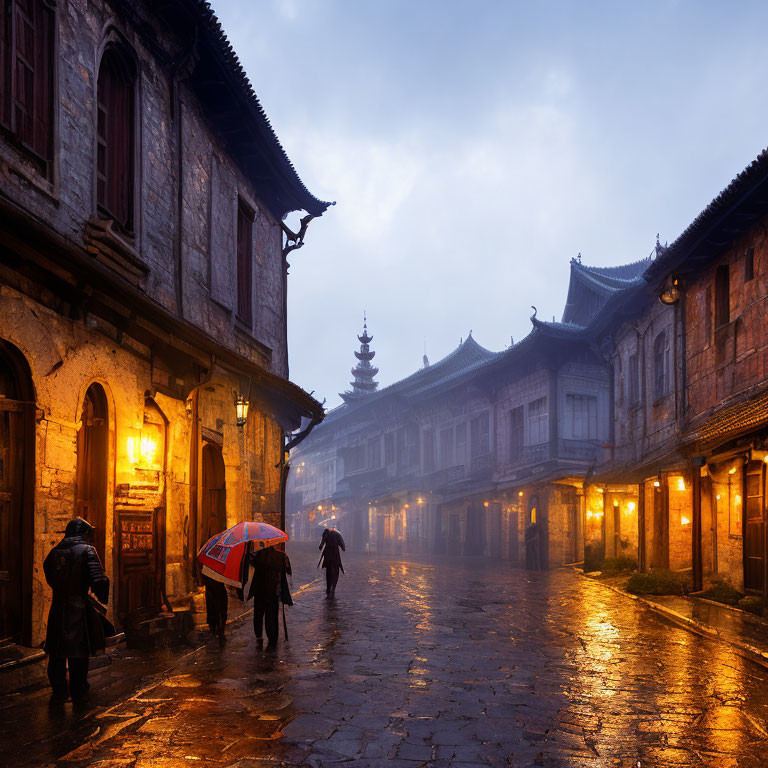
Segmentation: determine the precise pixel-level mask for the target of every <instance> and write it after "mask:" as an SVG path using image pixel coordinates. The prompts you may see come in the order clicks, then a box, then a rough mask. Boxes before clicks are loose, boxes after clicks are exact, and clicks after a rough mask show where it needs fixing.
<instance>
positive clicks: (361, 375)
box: [341, 313, 379, 402]
mask: <svg viewBox="0 0 768 768" xmlns="http://www.w3.org/2000/svg"><path fill="white" fill-rule="evenodd" d="M357 339H358V341H359V342H360V351H359V352H355V357H356V358H357V361H358V362H357V365H356V366H355V367H354V368H353V369H352V376H353V377H354V378H353V380H352V381H351V382H350V384H351V385H352V389H351V390H348V391H347V392H342V393H341V397H342V398H343V399H344V401H345V402H350V401H351V400H357V399H358V398H360V397H364V396H365V395H370V394H371V393H373V392H375V391H376V390H377V389H378V387H379V382H378V381H374V380H373V377H374V376H375V375H376V374H377V373H378V372H379V369H378V368H375V367H374V366H372V365H371V360H373V358H374V357H375V356H376V353H375V352H372V351H371V347H370V344H371V342H372V341H373V336H371V335H369V333H368V318H367V317H366V316H365V313H363V332H362V334H361V335H359V336H358V337H357Z"/></svg>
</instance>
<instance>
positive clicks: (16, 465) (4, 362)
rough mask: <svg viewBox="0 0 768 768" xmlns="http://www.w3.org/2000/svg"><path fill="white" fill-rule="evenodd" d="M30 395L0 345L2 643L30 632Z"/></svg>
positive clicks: (22, 371)
mask: <svg viewBox="0 0 768 768" xmlns="http://www.w3.org/2000/svg"><path fill="white" fill-rule="evenodd" d="M33 399H34V393H33V390H32V382H31V376H30V375H29V368H28V366H27V364H26V361H25V360H24V358H23V356H22V355H21V353H20V352H19V351H18V350H17V349H16V348H15V347H13V346H12V345H10V344H7V343H6V342H3V341H2V340H0V641H11V642H26V641H28V636H29V630H30V620H29V619H30V617H29V614H30V609H31V606H30V602H31V601H30V592H31V561H32V530H33V527H32V496H33V480H34V466H35V462H34V415H35V413H34V402H31V401H32V400H33Z"/></svg>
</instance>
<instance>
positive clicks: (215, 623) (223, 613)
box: [203, 575, 229, 635]
mask: <svg viewBox="0 0 768 768" xmlns="http://www.w3.org/2000/svg"><path fill="white" fill-rule="evenodd" d="M203 584H205V613H206V619H207V620H208V628H209V629H210V630H211V632H213V633H214V634H216V635H218V634H222V633H223V632H224V628H225V627H226V626H227V609H228V604H229V597H228V596H227V588H226V587H225V586H224V585H223V584H222V583H221V582H220V581H216V580H215V579H211V578H209V577H208V576H205V575H204V576H203Z"/></svg>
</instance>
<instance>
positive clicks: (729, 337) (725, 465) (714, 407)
mask: <svg viewBox="0 0 768 768" xmlns="http://www.w3.org/2000/svg"><path fill="white" fill-rule="evenodd" d="M767 188H768V154H767V153H766V152H763V154H761V155H760V156H759V157H758V158H757V160H756V161H755V162H753V163H752V164H751V165H750V166H748V167H747V168H746V169H745V170H744V171H743V172H742V173H741V174H739V176H737V177H736V178H735V179H734V180H733V182H732V183H731V184H730V185H729V186H728V187H727V188H726V189H725V190H723V192H722V193H721V194H720V195H718V196H717V197H716V198H715V199H714V200H713V201H712V203H710V205H709V206H708V207H707V208H706V209H705V210H704V211H703V212H702V213H701V214H700V215H699V216H698V217H697V218H696V220H695V221H694V222H693V223H692V224H691V225H690V226H689V227H688V229H687V230H686V231H685V232H683V234H682V235H681V236H680V237H679V238H678V239H677V240H676V241H675V242H674V243H673V244H672V245H671V246H670V247H669V249H667V250H666V251H665V253H664V254H663V255H662V256H661V257H660V258H659V259H657V261H656V263H655V264H654V265H653V268H652V269H651V270H649V275H648V277H649V280H650V284H651V285H652V287H653V288H654V289H655V290H656V291H657V292H658V293H659V294H660V295H662V296H663V295H664V294H665V293H668V292H669V291H670V286H675V288H676V289H677V290H676V293H675V294H674V296H673V298H674V299H675V306H676V308H678V311H679V313H680V315H681V316H682V318H683V319H684V333H685V347H684V350H685V352H684V371H685V379H684V382H685V386H684V390H683V395H684V421H683V424H684V428H683V430H682V434H681V442H682V446H683V449H684V451H685V453H686V455H687V456H688V457H689V461H690V477H691V486H692V498H691V504H690V515H689V516H690V518H691V536H692V542H691V546H692V552H691V561H692V562H691V564H692V567H693V572H694V582H695V583H696V585H697V586H700V585H701V584H702V583H704V582H705V581H706V580H708V578H709V577H711V576H714V575H720V576H722V577H726V578H727V579H728V580H729V581H730V582H731V583H732V584H733V586H735V587H736V588H737V589H739V590H742V591H744V592H747V593H752V594H756V595H762V597H763V601H764V605H766V604H767V603H768V590H767V589H766V586H767V585H768V557H766V553H767V552H768V545H767V542H766V536H768V525H767V524H766V517H767V511H766V496H765V478H766V456H768V394H767V392H768V344H767V342H766V339H765V305H766V301H768V271H767V270H768V250H767V248H766V242H765V226H766V218H768V202H767V201H766V196H765V191H766V189H767Z"/></svg>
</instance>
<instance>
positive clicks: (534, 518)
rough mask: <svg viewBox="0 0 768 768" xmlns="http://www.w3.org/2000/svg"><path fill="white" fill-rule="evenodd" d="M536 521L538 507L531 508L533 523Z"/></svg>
mask: <svg viewBox="0 0 768 768" xmlns="http://www.w3.org/2000/svg"><path fill="white" fill-rule="evenodd" d="M535 522H536V507H533V508H532V509H531V524H533V523H535Z"/></svg>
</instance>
